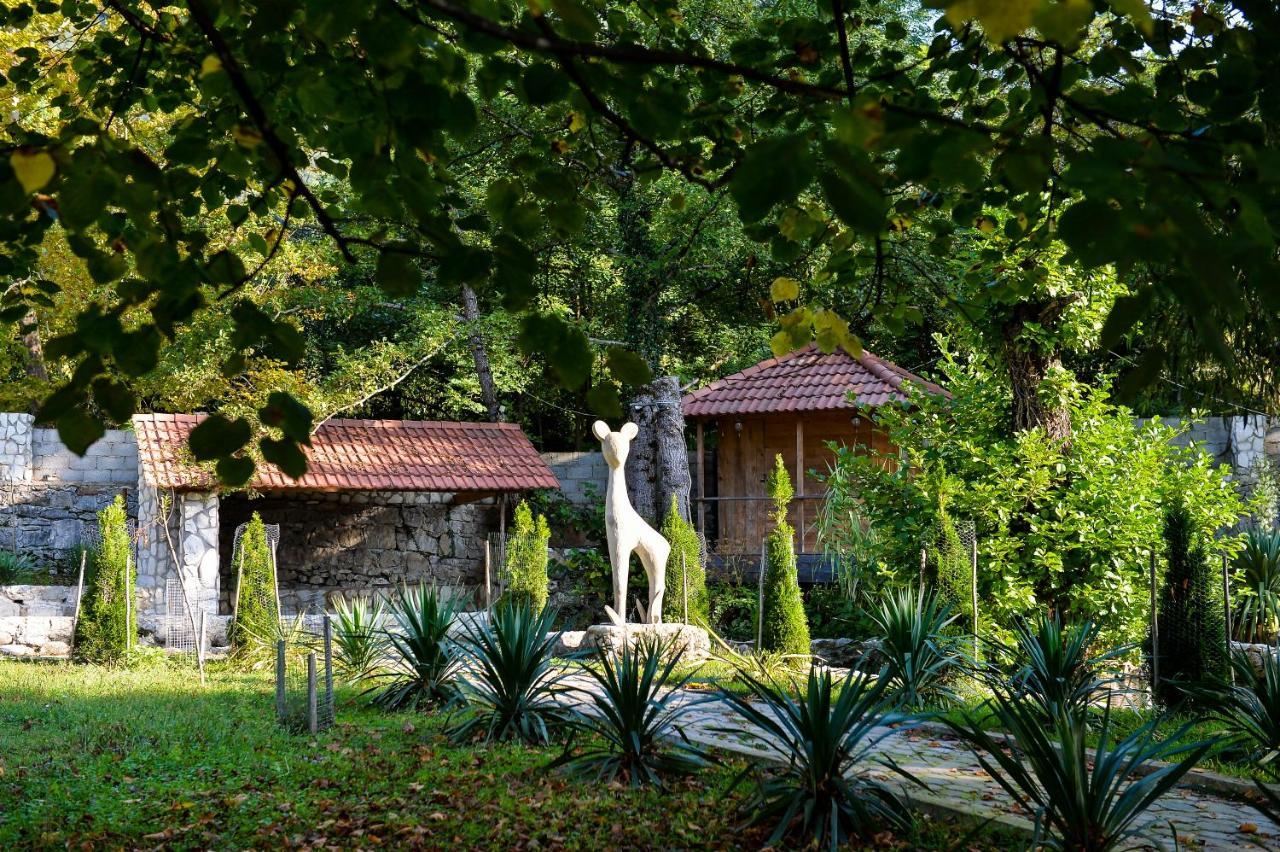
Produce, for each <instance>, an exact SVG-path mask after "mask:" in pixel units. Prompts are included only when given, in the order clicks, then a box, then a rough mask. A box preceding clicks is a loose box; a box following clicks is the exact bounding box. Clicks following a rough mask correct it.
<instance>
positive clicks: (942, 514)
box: [928, 495, 973, 634]
mask: <svg viewBox="0 0 1280 852" xmlns="http://www.w3.org/2000/svg"><path fill="white" fill-rule="evenodd" d="M928 560H929V565H930V566H931V567H932V568H933V571H934V575H935V581H934V586H935V588H937V590H938V596H939V597H940V598H942V600H943V601H945V602H946V605H947V609H948V610H949V611H950V613H951V615H953V616H955V622H954V624H953V628H952V629H953V630H954V631H955V632H959V633H966V634H967V633H972V632H973V563H972V561H971V558H970V556H969V552H968V550H967V549H966V548H965V546H964V542H963V541H961V540H960V533H959V532H958V531H957V530H956V524H955V521H954V520H952V518H951V513H950V512H948V511H947V501H946V498H945V496H943V495H939V500H938V531H937V534H936V535H935V536H934V540H933V543H932V545H930V547H929V548H928Z"/></svg>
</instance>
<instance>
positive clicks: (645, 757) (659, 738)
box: [552, 642, 711, 787]
mask: <svg viewBox="0 0 1280 852" xmlns="http://www.w3.org/2000/svg"><path fill="white" fill-rule="evenodd" d="M680 656H681V655H680V653H679V652H672V649H671V648H670V647H668V646H666V645H664V644H662V643H660V642H642V643H638V644H637V646H636V647H634V648H633V647H630V646H627V647H624V648H623V650H622V653H621V654H618V655H617V656H616V657H615V656H614V655H612V654H610V653H608V652H607V651H605V650H603V649H600V650H598V651H597V653H596V661H597V662H598V664H599V668H598V669H596V668H590V667H588V668H586V672H587V674H588V675H589V676H590V677H591V678H592V679H593V680H594V681H595V682H596V686H597V688H596V689H594V690H592V691H591V692H590V693H589V695H590V704H589V705H588V707H587V709H586V710H585V711H584V712H581V713H579V714H577V715H576V716H575V717H574V718H573V719H572V720H571V721H570V726H571V727H572V728H573V729H574V730H576V731H579V732H581V733H585V734H587V735H588V736H589V737H590V738H591V740H592V741H593V742H594V743H595V744H594V745H592V746H589V747H588V748H587V749H586V750H585V751H582V752H579V753H576V754H575V753H573V752H572V745H573V744H572V742H570V743H569V744H567V745H566V746H565V751H564V754H563V755H561V756H560V757H559V758H558V759H557V760H556V761H555V762H554V763H553V764H552V765H553V766H561V767H563V768H564V769H565V770H566V771H568V772H570V773H572V774H574V775H577V776H579V777H581V778H583V779H589V780H591V781H595V782H600V781H606V782H613V781H615V780H617V779H619V778H623V779H626V781H627V782H628V783H629V784H630V785H631V786H632V787H640V786H643V785H653V786H659V787H661V786H662V785H663V781H664V778H665V777H666V776H669V775H689V774H691V773H693V772H696V771H698V770H699V769H703V768H705V767H706V766H708V765H710V763H711V760H710V758H709V756H708V754H707V752H706V751H705V750H703V749H702V748H700V747H699V746H697V745H695V744H694V743H692V742H690V741H689V739H688V738H687V737H686V736H685V735H684V731H683V730H682V729H681V728H680V726H679V725H678V724H677V723H676V718H677V716H678V715H679V712H680V708H679V707H678V706H677V701H678V700H679V699H678V695H679V690H680V689H681V688H682V687H683V686H684V685H685V684H686V683H688V682H689V678H690V677H691V674H688V675H684V676H683V677H676V676H673V675H672V672H673V671H674V670H675V668H676V666H677V665H678V664H679V662H680Z"/></svg>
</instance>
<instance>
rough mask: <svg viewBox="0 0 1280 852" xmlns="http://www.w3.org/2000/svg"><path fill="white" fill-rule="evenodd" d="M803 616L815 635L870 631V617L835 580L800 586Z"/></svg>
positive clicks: (865, 633)
mask: <svg viewBox="0 0 1280 852" xmlns="http://www.w3.org/2000/svg"><path fill="white" fill-rule="evenodd" d="M804 612H805V619H806V620H807V621H808V622H809V635H810V637H811V638H815V639H836V638H843V637H863V636H868V635H870V631H871V629H872V625H871V620H870V619H869V618H867V615H866V611H865V610H864V609H863V608H862V607H860V606H858V604H857V603H856V602H855V600H854V599H852V598H850V597H849V595H848V594H847V592H846V590H845V589H844V588H843V587H842V586H841V585H840V584H838V583H819V584H816V585H813V586H810V587H809V588H807V589H805V590H804Z"/></svg>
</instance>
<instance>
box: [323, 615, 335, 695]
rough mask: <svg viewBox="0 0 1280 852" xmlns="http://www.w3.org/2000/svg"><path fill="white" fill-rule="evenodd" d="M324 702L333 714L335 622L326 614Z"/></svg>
mask: <svg viewBox="0 0 1280 852" xmlns="http://www.w3.org/2000/svg"><path fill="white" fill-rule="evenodd" d="M324 700H325V702H326V706H327V707H328V710H327V713H328V714H329V715H330V716H332V713H333V622H332V620H331V619H330V618H329V613H327V612H326V613H325V614H324Z"/></svg>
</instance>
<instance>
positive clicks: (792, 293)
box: [769, 275, 800, 302]
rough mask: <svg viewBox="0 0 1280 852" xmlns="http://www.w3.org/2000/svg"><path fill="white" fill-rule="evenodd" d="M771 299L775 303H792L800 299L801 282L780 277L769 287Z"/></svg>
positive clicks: (783, 276)
mask: <svg viewBox="0 0 1280 852" xmlns="http://www.w3.org/2000/svg"><path fill="white" fill-rule="evenodd" d="M769 298H770V299H772V300H773V301H775V302H790V301H791V300H792V299H798V298H800V282H799V281H797V280H796V279H794V278H787V277H786V276H785V275H780V276H778V277H777V278H775V279H773V283H772V284H770V285H769Z"/></svg>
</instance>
